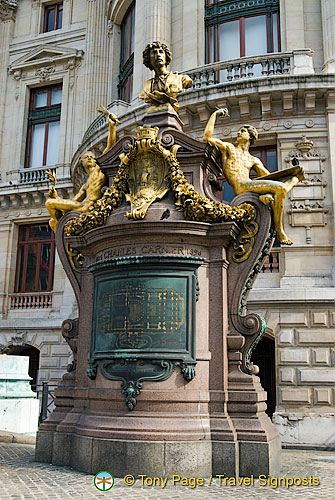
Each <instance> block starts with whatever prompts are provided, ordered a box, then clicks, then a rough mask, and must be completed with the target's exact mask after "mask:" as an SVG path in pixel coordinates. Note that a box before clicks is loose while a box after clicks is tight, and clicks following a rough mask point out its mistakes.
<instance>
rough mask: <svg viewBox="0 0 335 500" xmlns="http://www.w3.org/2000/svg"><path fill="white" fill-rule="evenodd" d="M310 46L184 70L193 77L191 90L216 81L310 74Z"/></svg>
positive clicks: (311, 70)
mask: <svg viewBox="0 0 335 500" xmlns="http://www.w3.org/2000/svg"><path fill="white" fill-rule="evenodd" d="M312 54H313V53H312V51H311V50H310V49H302V50H294V51H292V52H278V53H272V54H264V55H259V56H252V57H242V58H240V59H235V60H231V61H219V62H216V63H212V64H206V65H205V66H201V67H198V68H194V69H191V70H188V71H186V73H187V74H188V75H189V76H190V77H191V78H192V80H193V89H201V88H204V87H208V86H211V85H216V84H218V83H224V82H232V81H236V80H243V79H248V78H262V77H269V76H276V75H297V74H303V73H306V74H311V73H314V69H313V61H312Z"/></svg>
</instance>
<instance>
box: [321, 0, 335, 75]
mask: <svg viewBox="0 0 335 500" xmlns="http://www.w3.org/2000/svg"><path fill="white" fill-rule="evenodd" d="M321 13H322V36H323V53H324V65H323V68H322V71H323V72H324V73H334V71H335V3H334V2H333V1H332V0H321Z"/></svg>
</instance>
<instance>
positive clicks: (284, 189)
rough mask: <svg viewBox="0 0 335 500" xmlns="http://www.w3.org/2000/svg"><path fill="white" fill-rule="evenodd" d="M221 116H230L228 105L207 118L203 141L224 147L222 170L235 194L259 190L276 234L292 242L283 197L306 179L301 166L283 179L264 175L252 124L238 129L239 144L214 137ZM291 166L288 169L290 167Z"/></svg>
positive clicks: (283, 241)
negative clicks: (252, 151)
mask: <svg viewBox="0 0 335 500" xmlns="http://www.w3.org/2000/svg"><path fill="white" fill-rule="evenodd" d="M218 116H229V114H228V110H227V109H226V108H224V109H219V110H217V111H215V112H214V113H213V114H212V115H211V117H210V118H209V120H208V123H207V125H206V128H205V132H204V141H207V142H209V143H210V144H214V145H215V146H217V147H218V148H219V150H220V151H221V161H222V169H223V173H224V175H225V177H226V179H227V181H228V183H229V184H230V185H231V187H232V188H233V190H234V194H235V195H238V194H241V193H246V192H252V193H258V194H260V195H261V196H260V197H259V199H260V201H262V202H263V203H264V204H266V205H271V206H272V210H273V219H274V225H275V230H276V232H277V238H278V239H279V241H280V242H281V243H284V244H286V245H291V244H292V241H291V240H290V239H289V238H288V236H287V235H286V234H285V231H284V228H283V223H282V217H283V210H284V200H285V196H286V195H287V193H289V192H290V191H291V189H293V188H294V186H296V185H297V184H298V183H299V182H300V181H301V180H303V179H304V173H303V169H302V168H298V169H296V172H295V173H293V174H292V173H290V175H287V176H285V171H283V175H282V177H283V179H285V180H284V181H283V182H282V181H278V180H271V179H267V178H264V179H262V177H263V176H268V174H270V172H269V171H268V170H267V169H266V168H265V167H264V165H263V163H262V162H261V160H260V159H259V158H256V157H255V156H252V155H251V154H250V153H249V147H250V146H251V145H252V144H253V143H254V142H255V141H256V140H257V138H258V133H257V130H256V129H255V128H254V127H253V126H252V125H242V126H241V127H240V129H239V130H238V132H237V146H234V145H233V144H231V143H229V142H223V141H221V140H220V139H217V138H214V137H213V133H214V126H215V120H216V117H218ZM252 168H254V169H255V171H256V172H257V174H258V175H259V176H260V178H257V179H250V177H249V174H250V170H251V169H252ZM287 170H289V169H287Z"/></svg>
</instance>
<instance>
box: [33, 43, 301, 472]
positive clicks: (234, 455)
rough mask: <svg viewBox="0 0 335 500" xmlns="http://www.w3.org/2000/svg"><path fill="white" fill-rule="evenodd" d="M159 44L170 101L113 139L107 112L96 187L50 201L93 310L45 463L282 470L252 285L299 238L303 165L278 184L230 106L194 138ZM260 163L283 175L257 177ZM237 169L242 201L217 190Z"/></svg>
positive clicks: (46, 434)
mask: <svg viewBox="0 0 335 500" xmlns="http://www.w3.org/2000/svg"><path fill="white" fill-rule="evenodd" d="M148 47H149V49H148V51H147V52H148V54H149V55H150V56H149V55H148V58H149V60H150V64H151V66H152V67H153V69H154V70H155V73H156V76H157V75H158V80H159V82H158V81H157V82H156V80H155V79H156V77H155V78H154V79H153V80H155V81H154V82H152V81H149V82H151V83H150V85H149V83H148V82H147V83H146V84H145V89H144V93H143V94H142V95H143V96H144V97H145V100H147V101H149V103H150V104H151V107H152V106H154V108H155V109H154V110H151V111H152V113H148V115H147V117H146V119H145V120H144V121H145V124H146V126H144V127H142V128H141V127H140V128H139V129H138V130H137V136H136V138H134V137H123V138H122V139H120V140H119V141H117V142H116V143H115V144H114V146H112V147H109V146H111V143H112V142H113V138H111V137H112V134H113V133H114V129H113V127H115V125H116V121H117V119H116V117H113V116H108V118H109V131H110V135H109V139H108V145H107V148H106V150H105V152H104V154H103V155H102V156H100V157H99V158H97V159H93V158H92V157H90V156H89V158H87V153H86V156H85V154H84V155H83V157H84V159H82V162H83V164H84V161H85V162H86V164H88V163H89V162H90V163H91V164H92V166H91V167H90V168H91V169H90V170H89V167H88V166H86V168H87V171H88V174H89V178H88V180H87V181H86V183H85V184H84V186H83V187H82V188H81V189H80V190H79V193H83V192H85V193H86V198H83V194H81V195H80V196H79V198H78V195H76V197H75V199H74V201H72V200H71V201H69V202H68V203H65V201H66V200H59V204H58V205H56V202H57V201H58V200H57V199H55V200H54V199H53V198H50V200H48V201H47V206H48V209H49V211H50V213H51V216H52V218H53V219H52V221H55V220H56V223H54V222H52V224H53V225H54V227H56V224H57V227H56V244H57V249H58V253H59V256H60V259H61V261H62V264H63V266H64V269H65V271H66V273H67V275H68V277H69V280H70V282H71V284H72V287H73V289H74V292H75V294H76V298H77V301H78V307H79V318H78V320H67V321H65V322H64V323H63V335H64V338H65V339H66V341H67V342H68V344H69V345H70V346H71V348H72V350H73V362H72V364H71V365H70V366H69V368H68V374H67V375H65V376H64V378H63V381H62V384H61V385H60V387H59V388H58V389H57V391H56V400H55V405H56V408H55V410H54V412H53V413H52V414H51V416H50V417H49V418H48V419H47V420H46V421H45V422H44V423H43V424H42V425H41V426H40V430H39V433H38V439H37V448H36V459H37V460H39V461H46V462H48V463H53V464H58V465H70V466H72V467H74V468H76V469H79V470H82V471H86V472H91V473H96V472H98V471H99V470H110V471H111V472H112V473H113V474H114V475H115V476H120V477H122V476H124V475H125V474H128V473H129V474H132V475H134V476H136V475H138V474H147V475H150V476H153V475H155V476H156V475H165V476H171V475H172V474H179V475H183V476H189V475H192V476H194V475H196V476H209V475H210V474H223V473H224V474H225V475H227V476H228V475H241V476H248V475H251V474H254V475H258V474H275V473H276V472H278V471H279V464H280V447H281V445H280V438H279V435H278V431H277V430H276V428H275V427H274V426H273V425H272V423H271V421H270V419H269V418H268V417H267V415H266V414H265V408H266V405H265V399H266V395H265V392H264V390H263V389H262V387H261V385H260V383H259V378H258V377H257V375H256V374H257V370H258V369H257V367H256V366H254V365H252V364H251V361H250V357H251V353H252V350H253V348H254V346H255V345H256V343H257V342H258V341H259V339H260V338H261V337H262V335H263V334H264V332H265V322H264V320H263V319H262V318H261V317H259V316H258V315H256V314H247V311H246V297H247V294H248V291H249V290H250V288H251V286H252V283H253V280H254V279H255V277H256V276H257V273H258V272H259V270H260V268H261V265H262V262H263V260H264V258H265V257H266V255H267V254H268V253H269V251H270V249H271V245H272V243H273V240H274V236H275V232H276V230H278V232H279V237H280V238H281V239H282V240H284V239H285V240H286V239H287V237H286V235H285V233H284V232H283V231H282V232H280V231H281V230H282V225H281V224H282V222H281V211H280V203H281V201H278V199H279V200H282V199H283V197H284V190H285V194H286V192H288V191H289V189H292V187H293V185H294V184H295V183H296V182H297V181H296V179H298V177H301V176H302V172H301V171H300V170H299V171H295V172H293V173H292V171H291V173H290V174H289V175H291V180H290V181H288V182H286V181H284V182H274V181H272V180H271V179H270V180H269V177H270V176H269V175H267V171H266V169H265V168H264V166H263V165H262V164H261V163H260V162H259V160H257V161H256V159H255V158H253V157H252V156H251V155H250V154H249V151H248V147H249V144H250V140H251V138H254V137H256V135H257V132H256V130H255V129H253V128H252V127H250V126H245V127H243V128H242V129H241V131H240V133H239V137H238V145H237V147H236V148H234V146H232V145H230V144H229V145H228V144H226V143H223V142H222V141H219V140H217V139H213V138H212V135H213V128H214V122H215V116H216V115H218V114H222V113H223V112H222V111H219V112H216V114H215V115H214V117H213V116H212V118H211V119H210V121H209V123H208V125H207V126H206V130H205V140H206V141H208V143H209V144H206V143H203V142H199V141H196V140H194V139H191V138H189V137H188V136H187V135H185V134H184V133H183V132H182V131H181V129H180V123H181V122H180V120H179V119H178V117H177V115H176V113H175V110H176V109H177V101H176V95H177V93H178V92H180V91H181V90H182V89H183V88H186V87H187V85H186V84H185V83H183V84H180V86H179V87H178V85H177V84H176V86H175V87H173V85H172V83H171V82H172V76H166V79H165V77H164V78H162V75H161V74H160V73H159V68H160V67H161V68H166V64H167V63H168V62H169V58H171V55H169V56H168V57H167V55H166V54H167V48H164V46H163V45H162V44H158V43H155V44H152V45H150V46H148ZM152 47H153V48H152ZM146 50H147V49H146ZM169 54H170V53H169ZM155 65H156V66H157V67H155ZM157 68H158V69H157ZM164 74H166V73H165V70H164V71H163V75H164ZM179 76H180V82H182V81H184V82H188V80H187V78H188V77H186V76H185V75H183V76H181V75H179ZM183 79H184V80H183ZM170 80H171V82H170ZM160 82H163V83H164V82H165V83H164V84H163V83H160ZM170 83H171V85H170ZM149 86H150V90H148V89H149ZM172 87H173V89H174V90H171V91H170V90H169V89H170V88H172ZM169 106H172V107H173V108H174V109H173V110H172V111H171V109H168V108H169ZM99 110H100V111H102V112H106V111H105V110H104V108H100V109H99ZM107 113H108V112H107ZM224 113H226V112H224ZM171 114H174V115H175V116H176V117H177V119H176V120H175V121H171V120H170V119H169V115H170V116H171ZM157 115H159V119H157ZM178 120H179V121H178ZM150 121H152V123H150ZM157 121H160V123H162V126H158V127H156V126H154V125H155V124H157ZM114 137H115V135H114ZM181 146H182V149H181V148H180V147H181ZM216 146H218V148H217V147H216ZM120 151H123V152H122V153H121V154H120ZM116 164H118V167H117V168H115V165H116ZM84 166H85V164H84ZM252 166H255V167H256V168H257V169H258V173H259V174H260V175H262V174H266V177H267V179H268V180H266V181H265V182H263V181H261V180H255V181H250V180H249V170H250V168H251V167H252ZM222 168H223V169H224V171H225V174H226V176H227V179H228V181H229V182H230V183H231V184H232V186H233V187H234V189H236V194H238V196H236V197H235V199H234V200H233V202H232V203H231V204H229V203H222V202H220V201H219V199H218V195H219V189H220V185H219V183H218V182H217V180H216V179H217V177H218V176H219V175H220V174H221V171H222ZM92 172H97V177H94V176H92V177H91V175H92ZM286 174H287V173H286ZM287 175H288V174H287ZM102 176H105V177H106V180H107V182H106V185H107V184H108V186H109V187H107V188H106V189H105V190H104V192H103V193H102V192H101V187H102V186H103V184H104V181H103V177H102ZM97 178H98V179H99V182H98V181H97V180H96V179H97ZM74 180H75V179H74ZM258 183H259V184H258ZM248 186H249V187H250V189H248ZM258 186H263V187H262V188H260V189H259V188H258ZM99 190H100V191H99ZM98 191H99V192H98ZM79 193H78V194H79ZM90 193H94V195H92V196H91V195H90ZM259 194H261V195H262V199H261V200H260V197H259ZM85 200H87V201H85ZM264 202H265V203H264ZM82 203H84V204H85V209H83V205H82ZM72 204H73V205H72ZM75 204H78V205H75ZM270 207H272V209H273V213H274V223H273V224H272V217H271V208H270ZM78 208H79V209H78ZM56 210H58V211H59V212H56ZM69 210H72V211H69ZM61 214H64V215H62V216H61ZM278 214H279V215H280V217H279V216H278ZM285 242H286V243H288V242H289V241H285Z"/></svg>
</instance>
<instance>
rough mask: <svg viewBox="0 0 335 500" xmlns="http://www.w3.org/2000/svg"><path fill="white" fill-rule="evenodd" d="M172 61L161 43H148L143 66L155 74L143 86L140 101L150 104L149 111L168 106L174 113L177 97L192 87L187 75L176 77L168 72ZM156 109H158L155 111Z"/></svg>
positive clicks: (166, 48) (176, 75)
mask: <svg viewBox="0 0 335 500" xmlns="http://www.w3.org/2000/svg"><path fill="white" fill-rule="evenodd" d="M171 60H172V53H171V51H170V49H169V48H168V47H167V46H166V45H165V44H164V43H161V42H153V43H149V44H148V45H147V46H146V48H145V49H144V51H143V64H144V66H146V67H147V68H149V69H151V70H153V71H154V72H155V76H154V77H153V78H150V80H147V81H146V82H145V84H144V88H143V91H142V93H141V94H140V99H143V100H144V101H145V102H147V103H150V104H151V108H152V109H150V108H149V111H152V112H154V111H157V110H158V109H160V108H162V106H168V105H170V106H171V107H172V108H173V110H174V111H175V112H177V111H178V109H179V104H178V101H177V95H178V94H179V93H180V92H182V91H183V90H185V89H188V88H190V87H192V79H191V78H190V77H189V76H188V75H178V74H175V73H172V71H168V69H167V66H168V65H169V64H170V62H171ZM157 108H158V109H157Z"/></svg>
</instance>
